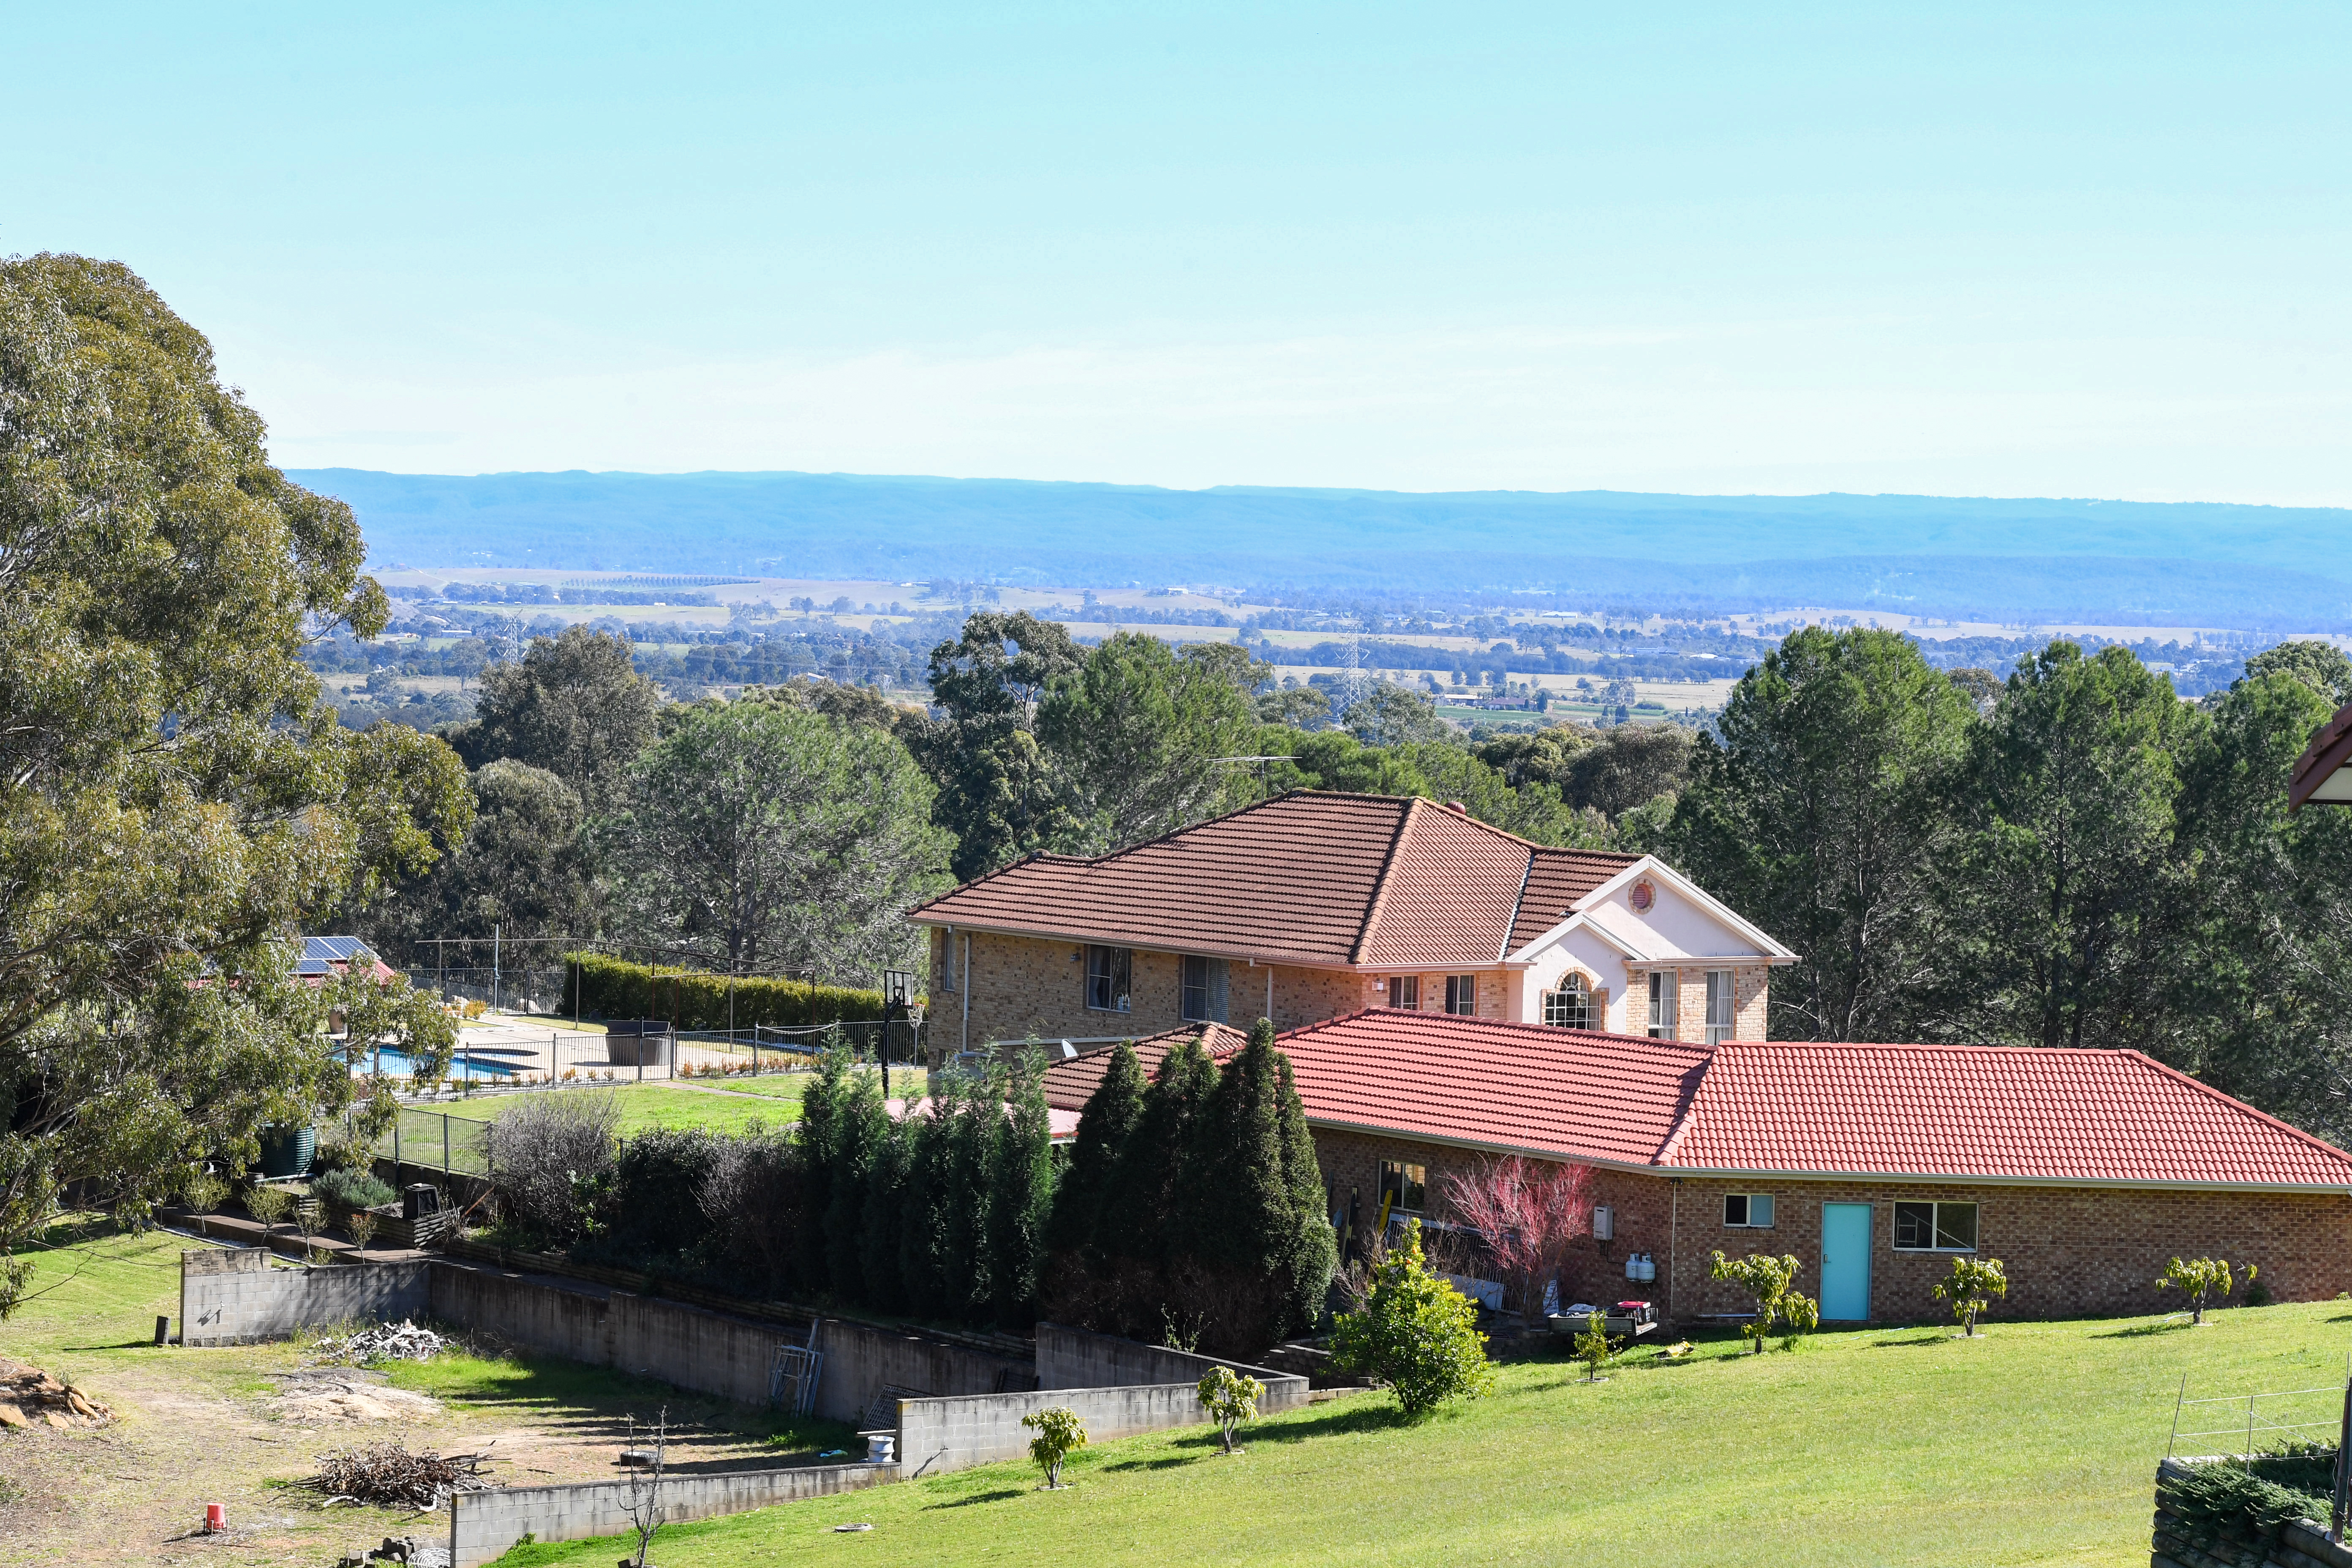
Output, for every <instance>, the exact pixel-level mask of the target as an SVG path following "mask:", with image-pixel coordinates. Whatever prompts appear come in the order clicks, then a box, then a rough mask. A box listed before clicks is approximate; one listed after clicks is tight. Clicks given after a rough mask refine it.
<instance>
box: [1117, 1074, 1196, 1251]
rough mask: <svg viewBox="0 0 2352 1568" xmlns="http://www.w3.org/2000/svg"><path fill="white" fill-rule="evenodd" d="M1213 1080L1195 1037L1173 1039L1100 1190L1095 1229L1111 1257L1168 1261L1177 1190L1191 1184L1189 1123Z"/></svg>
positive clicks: (1184, 1190) (1191, 1126) (1183, 1190)
mask: <svg viewBox="0 0 2352 1568" xmlns="http://www.w3.org/2000/svg"><path fill="white" fill-rule="evenodd" d="M1216 1082H1217V1066H1216V1064H1215V1063H1214V1062H1213V1061H1211V1060H1210V1059H1209V1058H1208V1055H1207V1053H1206V1052H1204V1051H1202V1049H1201V1046H1200V1042H1199V1041H1198V1040H1192V1039H1187V1040H1179V1041H1178V1042H1177V1043H1176V1045H1175V1047H1173V1048H1172V1049H1171V1050H1170V1051H1169V1053H1168V1055H1167V1057H1166V1058H1163V1059H1162V1060H1161V1062H1160V1071H1159V1072H1158V1073H1157V1074H1156V1075H1155V1076H1154V1077H1153V1079H1152V1080H1151V1087H1150V1089H1146V1090H1144V1094H1143V1109H1142V1112H1141V1114H1140V1115H1139V1116H1138V1117H1137V1118H1136V1123H1135V1131H1134V1132H1133V1133H1132V1134H1131V1135H1130V1136H1129V1138H1128V1139H1127V1141H1126V1142H1125V1143H1124V1144H1123V1145H1122V1146H1121V1148H1120V1150H1119V1152H1118V1161H1117V1163H1115V1164H1113V1165H1112V1167H1111V1172H1110V1181H1109V1183H1108V1186H1107V1189H1106V1191H1105V1193H1104V1195H1103V1205H1102V1211H1101V1212H1102V1217H1101V1222H1100V1224H1099V1225H1098V1226H1097V1232H1096V1234H1097V1237H1099V1238H1100V1239H1101V1240H1102V1242H1103V1245H1104V1249H1105V1251H1106V1252H1107V1253H1108V1255H1109V1256H1111V1257H1113V1258H1126V1259H1129V1260H1130V1261H1132V1262H1136V1263H1142V1264H1148V1265H1151V1266H1154V1267H1158V1266H1160V1265H1163V1264H1165V1263H1166V1262H1168V1261H1169V1258H1170V1257H1171V1242H1173V1241H1174V1240H1175V1237H1174V1232H1175V1231H1176V1229H1177V1228H1178V1225H1177V1222H1178V1219H1179V1213H1178V1195H1179V1194H1186V1193H1188V1192H1189V1190H1190V1189H1191V1187H1192V1172H1191V1169H1190V1167H1191V1164H1192V1152H1193V1145H1194V1141H1195V1140H1194V1125H1195V1123H1197V1122H1198V1121H1199V1120H1200V1117H1201V1114H1202V1108H1203V1107H1204V1105H1205V1103H1206V1102H1207V1100H1208V1098H1209V1095H1210V1093H1211V1091H1212V1090H1213V1089H1215V1088H1216Z"/></svg>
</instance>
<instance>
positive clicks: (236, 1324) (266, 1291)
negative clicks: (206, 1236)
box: [180, 1247, 427, 1346]
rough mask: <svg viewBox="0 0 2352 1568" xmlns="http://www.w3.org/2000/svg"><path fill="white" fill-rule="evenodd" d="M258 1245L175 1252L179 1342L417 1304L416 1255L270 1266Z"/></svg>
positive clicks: (401, 1311)
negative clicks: (334, 1264)
mask: <svg viewBox="0 0 2352 1568" xmlns="http://www.w3.org/2000/svg"><path fill="white" fill-rule="evenodd" d="M269 1256H270V1255H269V1253H268V1251H267V1250H266V1249H264V1248H261V1247H204V1248H202V1249H199V1250H194V1251H184V1252H182V1253H181V1254H180V1342H181V1343H183V1344H186V1345H196V1346H204V1345H242V1344H251V1343H253V1342H255V1341H257V1340H276V1339H284V1338H285V1337H286V1336H287V1335H289V1334H292V1333H297V1332H299V1331H301V1330H303V1329H306V1328H310V1327H313V1326H315V1325H318V1324H321V1323H341V1322H348V1321H352V1320H353V1319H357V1318H369V1319H379V1320H381V1319H385V1318H414V1317H421V1316H423V1315H424V1313H425V1301H426V1295H427V1285H426V1268H427V1265H426V1264H425V1262H423V1261H422V1260H418V1261H414V1262H405V1263H372V1264H368V1265H365V1266H363V1267H359V1268H271V1267H270V1265H269Z"/></svg>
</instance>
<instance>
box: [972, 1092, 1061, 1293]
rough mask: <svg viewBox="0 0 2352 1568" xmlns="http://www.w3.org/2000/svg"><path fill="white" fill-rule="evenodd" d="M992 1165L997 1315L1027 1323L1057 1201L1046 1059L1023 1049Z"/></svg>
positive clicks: (999, 1125)
mask: <svg viewBox="0 0 2352 1568" xmlns="http://www.w3.org/2000/svg"><path fill="white" fill-rule="evenodd" d="M1007 1088H1008V1092H1007V1093H1006V1096H1005V1105H1004V1114H1003V1116H1001V1117H1000V1118H999V1119H998V1121H997V1126H996V1141H995V1149H994V1151H993V1155H994V1157H993V1159H992V1162H991V1169H990V1172H989V1203H988V1219H989V1262H990V1272H989V1289H990V1292H991V1294H992V1297H993V1298H994V1300H995V1304H996V1321H997V1324H998V1326H999V1327H1001V1328H1005V1329H1016V1330H1017V1329H1025V1328H1027V1327H1028V1326H1029V1325H1030V1324H1032V1323H1034V1321H1036V1318H1037V1276H1038V1271H1039V1268H1040V1266H1041V1265H1042V1264H1043V1263H1044V1261H1045V1222H1046V1219H1047V1217H1048V1216H1049V1215H1051V1213H1052V1211H1053V1204H1054V1124H1053V1116H1052V1112H1051V1111H1050V1110H1048V1109H1047V1107H1046V1104H1045V1058H1043V1057H1041V1056H1039V1055H1038V1054H1037V1053H1036V1052H1034V1051H1031V1052H1029V1053H1027V1054H1026V1055H1024V1057H1023V1058H1022V1059H1021V1062H1020V1064H1019V1065H1018V1066H1017V1067H1015V1068H1014V1069H1013V1077H1012V1081H1011V1083H1010V1084H1009V1085H1008V1086H1007Z"/></svg>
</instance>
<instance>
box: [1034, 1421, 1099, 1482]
mask: <svg viewBox="0 0 2352 1568" xmlns="http://www.w3.org/2000/svg"><path fill="white" fill-rule="evenodd" d="M1021 1425H1023V1426H1027V1427H1030V1428H1032V1429H1034V1431H1035V1432H1036V1434H1037V1435H1036V1436H1034V1437H1032V1438H1030V1439H1029V1457H1030V1458H1033V1459H1034V1460H1036V1461H1037V1468H1039V1469H1041V1470H1043V1471H1045V1489H1046V1490H1047V1491H1059V1490H1061V1489H1062V1463H1063V1461H1064V1460H1066V1459H1067V1458H1069V1457H1070V1456H1071V1455H1072V1454H1074V1453H1076V1451H1077V1450H1078V1449H1080V1448H1083V1447H1086V1446H1087V1429H1086V1428H1085V1427H1084V1426H1080V1425H1079V1424H1078V1413H1077V1412H1076V1411H1075V1410H1072V1409H1069V1408H1068V1407H1067V1406H1066V1405H1055V1406H1054V1407H1053V1408H1052V1409H1050V1410H1033V1411H1031V1412H1030V1413H1029V1414H1028V1415H1024V1416H1023V1417H1022V1418H1021Z"/></svg>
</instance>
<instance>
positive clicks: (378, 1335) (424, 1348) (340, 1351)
mask: <svg viewBox="0 0 2352 1568" xmlns="http://www.w3.org/2000/svg"><path fill="white" fill-rule="evenodd" d="M311 1348H312V1349H313V1350H315V1351H316V1352H318V1358H319V1359H320V1360H321V1361H328V1362H341V1363H349V1364H351V1365H352V1366H358V1365H361V1364H363V1363H367V1362H372V1361H430V1360H431V1359H432V1358H433V1357H435V1356H436V1355H439V1354H440V1353H441V1352H443V1351H446V1350H447V1349H448V1348H449V1342H448V1341H447V1340H446V1339H445V1338H443V1337H442V1336H441V1335H439V1334H436V1333H435V1332H434V1331H432V1330H431V1329H427V1328H420V1327H419V1326H418V1325H416V1324H415V1323H412V1322H410V1321H408V1320H407V1319H405V1318H404V1319H402V1320H401V1321H399V1322H396V1323H378V1324H376V1325H375V1326H374V1327H373V1328H367V1329H362V1330H361V1331H359V1332H358V1333H355V1334H353V1335H352V1336H351V1338H349V1339H345V1340H338V1339H335V1338H333V1337H332V1336H330V1337H328V1338H326V1339H323V1340H320V1342H318V1343H317V1344H316V1345H315V1346H313V1347H311Z"/></svg>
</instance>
